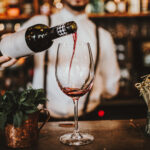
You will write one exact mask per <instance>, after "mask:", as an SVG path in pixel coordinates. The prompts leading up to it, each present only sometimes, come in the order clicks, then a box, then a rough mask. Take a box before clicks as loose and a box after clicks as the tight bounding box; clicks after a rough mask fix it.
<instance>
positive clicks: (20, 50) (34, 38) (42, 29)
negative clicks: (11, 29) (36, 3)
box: [0, 21, 77, 58]
mask: <svg viewBox="0 0 150 150" xmlns="http://www.w3.org/2000/svg"><path fill="white" fill-rule="evenodd" d="M76 31H77V25H76V23H75V22H74V21H70V22H67V23H65V24H61V25H58V26H55V27H51V28H49V27H48V26H46V25H44V24H36V25H33V26H31V27H29V28H27V29H24V30H22V31H18V32H15V33H13V34H10V35H8V36H6V37H4V38H3V39H2V40H1V42H0V51H1V53H2V54H3V55H6V56H9V57H11V58H19V57H23V56H28V55H33V54H34V53H37V52H41V51H44V50H47V49H48V48H49V47H51V45H52V43H53V40H54V39H56V38H59V37H62V36H65V35H68V34H71V33H75V32H76Z"/></svg>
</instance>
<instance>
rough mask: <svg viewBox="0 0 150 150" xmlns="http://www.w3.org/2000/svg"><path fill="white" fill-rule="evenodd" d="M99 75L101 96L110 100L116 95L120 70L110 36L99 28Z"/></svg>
mask: <svg viewBox="0 0 150 150" xmlns="http://www.w3.org/2000/svg"><path fill="white" fill-rule="evenodd" d="M99 33H100V66H99V67H100V74H101V77H102V80H103V91H102V96H103V97H105V98H111V97H112V96H115V95H116V94H117V93H118V89H119V80H120V69H119V65H118V61H117V56H116V47H115V44H114V41H113V38H112V36H111V34H110V33H109V32H108V31H106V30H104V29H102V28H100V32H99Z"/></svg>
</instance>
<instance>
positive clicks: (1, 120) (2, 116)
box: [0, 112, 7, 130]
mask: <svg viewBox="0 0 150 150" xmlns="http://www.w3.org/2000/svg"><path fill="white" fill-rule="evenodd" d="M6 121H7V114H6V113H3V112H0V129H2V130H3V129H4V127H5V124H6Z"/></svg>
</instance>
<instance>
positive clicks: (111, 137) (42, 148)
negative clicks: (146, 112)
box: [0, 119, 150, 150]
mask: <svg viewBox="0 0 150 150" xmlns="http://www.w3.org/2000/svg"><path fill="white" fill-rule="evenodd" d="M66 123H72V122H49V123H47V124H46V125H45V126H44V128H43V129H42V130H41V132H40V137H39V140H38V143H37V145H35V146H33V147H31V148H27V149H24V150H150V138H149V137H147V136H146V135H145V134H144V127H145V123H146V122H145V120H144V119H139V120H103V121H81V122H79V128H80V131H81V132H88V133H90V134H92V135H93V136H94V137H95V140H94V142H93V143H91V144H89V145H85V146H79V147H76V146H66V145H63V144H61V143H60V142H59V137H60V136H61V135H62V134H65V133H68V132H72V130H73V127H64V126H63V125H62V124H66ZM0 150H9V149H8V148H6V147H5V146H2V145H1V146H0Z"/></svg>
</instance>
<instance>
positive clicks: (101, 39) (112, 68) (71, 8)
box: [0, 0, 120, 118]
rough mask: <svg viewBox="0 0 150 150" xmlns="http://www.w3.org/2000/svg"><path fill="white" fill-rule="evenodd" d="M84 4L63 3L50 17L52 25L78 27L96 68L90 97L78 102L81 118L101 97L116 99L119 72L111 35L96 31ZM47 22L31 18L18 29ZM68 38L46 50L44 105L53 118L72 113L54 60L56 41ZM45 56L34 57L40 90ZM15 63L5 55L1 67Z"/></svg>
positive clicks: (35, 80)
mask: <svg viewBox="0 0 150 150" xmlns="http://www.w3.org/2000/svg"><path fill="white" fill-rule="evenodd" d="M87 3H88V0H65V5H64V8H63V9H62V10H61V11H60V12H58V13H55V14H53V15H51V16H49V17H50V19H51V26H55V25H59V24H62V23H65V22H67V21H75V22H76V23H77V26H78V30H77V32H78V40H81V41H85V42H89V43H90V44H91V49H92V54H93V58H94V62H95V65H96V72H95V79H94V84H93V88H92V90H91V92H90V94H89V95H88V94H86V95H85V96H82V97H81V98H80V100H79V104H78V107H79V108H78V111H79V113H78V114H79V116H82V115H83V112H91V111H93V110H94V109H95V108H96V107H97V106H98V105H99V104H100V98H101V97H105V98H111V97H112V96H115V95H116V94H117V93H118V90H119V79H120V70H119V66H118V62H117V58H116V51H115V45H114V42H113V39H112V36H111V35H110V33H109V32H108V31H106V30H105V29H103V28H101V27H99V28H96V26H95V24H94V23H93V22H92V21H91V20H89V19H88V17H87V16H86V14H85V12H84V8H85V6H86V4H87ZM48 20H49V19H48V17H47V16H44V15H37V16H34V17H32V18H31V19H30V20H28V21H27V22H26V23H24V25H23V26H22V27H21V28H20V30H22V29H24V28H27V27H29V26H31V25H34V24H39V23H42V24H46V25H48ZM96 29H97V30H96ZM96 31H97V32H96ZM97 38H98V39H97ZM70 39H72V36H71V35H68V36H65V37H62V38H59V39H57V40H55V41H54V43H53V45H52V46H51V47H50V48H49V50H48V60H49V61H48V70H47V75H46V77H47V86H46V89H47V97H48V99H49V101H48V102H47V108H48V109H49V111H50V113H51V116H52V117H55V118H68V117H72V116H73V114H74V109H73V102H72V100H71V98H70V97H68V96H67V95H65V94H64V93H63V92H62V91H61V90H60V88H59V87H58V84H57V82H56V77H55V59H56V53H57V46H58V42H59V41H60V40H61V41H62V40H64V41H66V40H70ZM44 57H45V52H40V53H37V54H35V55H34V77H33V88H43V78H44ZM16 61H17V60H16V59H14V58H9V57H7V56H1V57H0V64H1V67H8V66H11V65H13V64H14V63H16ZM87 98H88V100H87Z"/></svg>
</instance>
